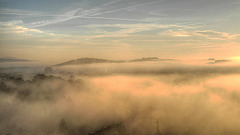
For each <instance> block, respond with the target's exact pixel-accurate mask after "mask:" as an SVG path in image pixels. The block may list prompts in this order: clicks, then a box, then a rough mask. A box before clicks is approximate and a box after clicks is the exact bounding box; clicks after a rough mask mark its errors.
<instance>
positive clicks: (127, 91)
mask: <svg viewBox="0 0 240 135" xmlns="http://www.w3.org/2000/svg"><path fill="white" fill-rule="evenodd" d="M239 71H240V70H239V68H238V67H207V66H205V67H200V66H178V67H174V66H162V67H161V68H160V66H150V65H148V66H141V65H138V66H133V65H129V66H123V65H122V66H120V65H112V66H108V65H101V66H97V65H88V66H82V67H81V66H78V67H76V66H75V67H62V68H53V73H51V74H48V75H44V74H37V75H35V76H34V77H33V78H32V79H30V80H26V79H24V76H23V77H22V76H14V75H9V74H2V75H1V82H0V108H1V109H0V134H1V135H102V134H104V135H154V134H157V133H159V132H158V130H159V131H160V133H159V134H163V135H228V134H229V135H239V134H240V125H239V123H240V108H239V105H240V74H239ZM64 75H65V76H64ZM157 122H158V124H157Z"/></svg>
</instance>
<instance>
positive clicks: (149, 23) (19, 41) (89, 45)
mask: <svg viewBox="0 0 240 135" xmlns="http://www.w3.org/2000/svg"><path fill="white" fill-rule="evenodd" d="M239 13H240V1H239V0H227V1H226V0H131V1H130V0H41V1H40V0H0V28H1V33H0V35H1V38H0V48H1V49H0V50H1V55H0V57H12V56H13V57H20V58H27V57H31V58H33V59H40V60H41V59H42V60H43V61H44V60H46V58H45V57H46V55H48V56H49V61H50V60H51V61H61V60H65V59H70V58H75V57H85V56H90V57H102V58H106V57H110V56H111V57H113V58H119V59H121V58H123V59H125V58H132V57H141V56H142V57H144V56H149V55H154V56H158V57H165V58H166V57H171V58H173V57H188V56H194V57H201V56H205V57H210V56H211V55H213V56H216V57H221V56H222V57H237V56H236V55H237V54H238V51H237V49H239V46H240V44H239V42H240V36H239V34H240V26H239V24H240V22H239V20H240V14H239ZM224 48H227V51H226V52H221V51H223V50H226V49H224ZM40 52H41V53H40ZM59 54H62V55H59ZM113 55H114V56H113ZM63 56H64V58H63Z"/></svg>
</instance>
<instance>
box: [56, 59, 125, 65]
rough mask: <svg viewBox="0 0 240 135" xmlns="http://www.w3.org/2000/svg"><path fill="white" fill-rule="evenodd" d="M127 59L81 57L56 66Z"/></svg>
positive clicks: (114, 61)
mask: <svg viewBox="0 0 240 135" xmlns="http://www.w3.org/2000/svg"><path fill="white" fill-rule="evenodd" d="M123 62H126V61H121V60H120V61H116V60H107V59H98V58H80V59H76V60H70V61H67V62H63V63H60V64H56V65H54V66H65V65H82V64H93V63H123Z"/></svg>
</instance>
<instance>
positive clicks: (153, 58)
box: [129, 57, 159, 62]
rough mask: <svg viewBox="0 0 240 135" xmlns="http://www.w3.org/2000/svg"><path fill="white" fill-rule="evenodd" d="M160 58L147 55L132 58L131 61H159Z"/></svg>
mask: <svg viewBox="0 0 240 135" xmlns="http://www.w3.org/2000/svg"><path fill="white" fill-rule="evenodd" d="M158 60H159V58H158V57H147V58H141V59H134V60H130V61H129V62H145V61H158Z"/></svg>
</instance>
